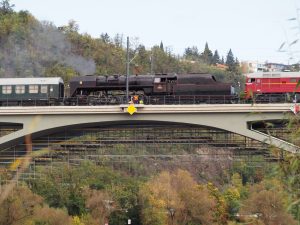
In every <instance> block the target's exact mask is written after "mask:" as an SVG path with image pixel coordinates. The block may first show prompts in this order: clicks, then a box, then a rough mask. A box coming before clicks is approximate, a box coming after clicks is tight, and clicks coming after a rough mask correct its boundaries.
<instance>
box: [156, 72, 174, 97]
mask: <svg viewBox="0 0 300 225" xmlns="http://www.w3.org/2000/svg"><path fill="white" fill-rule="evenodd" d="M176 83H177V76H175V75H162V76H155V77H154V87H153V92H154V93H168V94H172V93H173V85H174V84H176Z"/></svg>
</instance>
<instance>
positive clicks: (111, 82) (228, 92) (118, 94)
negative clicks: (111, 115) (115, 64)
mask: <svg viewBox="0 0 300 225" xmlns="http://www.w3.org/2000/svg"><path fill="white" fill-rule="evenodd" d="M128 83H129V92H130V95H131V96H132V95H138V96H140V97H141V98H143V99H144V100H145V101H146V103H163V102H162V101H164V103H165V100H166V99H167V100H168V101H170V102H171V101H177V100H178V99H179V96H181V101H182V102H184V101H185V102H188V101H190V102H191V101H192V100H195V102H198V103H201V102H206V101H208V100H210V101H213V100H214V103H218V102H220V103H221V102H224V101H227V102H230V101H231V100H232V97H233V96H234V94H235V90H234V88H233V87H232V85H231V84H228V83H222V82H218V81H217V80H216V78H215V77H214V76H213V75H211V74H172V75H171V74H156V75H133V76H129V80H128ZM69 85H70V97H71V98H70V99H72V98H74V97H75V98H77V99H78V98H79V99H85V98H87V97H88V100H87V101H88V102H89V104H95V105H98V104H101V101H106V102H120V99H123V98H124V96H125V91H126V76H124V75H121V76H119V75H114V76H80V77H74V78H72V79H71V80H70V83H69ZM195 96H197V97H195ZM209 98H212V99H209ZM151 100H152V101H151ZM67 101H68V100H67ZM99 101H100V102H99ZM71 104H72V103H71Z"/></svg>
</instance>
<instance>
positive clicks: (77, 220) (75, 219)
mask: <svg viewBox="0 0 300 225" xmlns="http://www.w3.org/2000/svg"><path fill="white" fill-rule="evenodd" d="M72 225H85V224H84V223H82V222H81V220H80V218H79V217H78V216H74V217H73V221H72Z"/></svg>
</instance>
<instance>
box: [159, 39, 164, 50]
mask: <svg viewBox="0 0 300 225" xmlns="http://www.w3.org/2000/svg"><path fill="white" fill-rule="evenodd" d="M159 48H160V49H161V50H162V51H164V44H163V42H162V41H161V42H160V45H159Z"/></svg>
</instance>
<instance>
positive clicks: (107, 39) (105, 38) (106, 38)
mask: <svg viewBox="0 0 300 225" xmlns="http://www.w3.org/2000/svg"><path fill="white" fill-rule="evenodd" d="M100 38H101V40H102V41H103V42H104V43H106V44H108V43H110V37H109V35H108V33H102V34H101V35H100Z"/></svg>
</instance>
